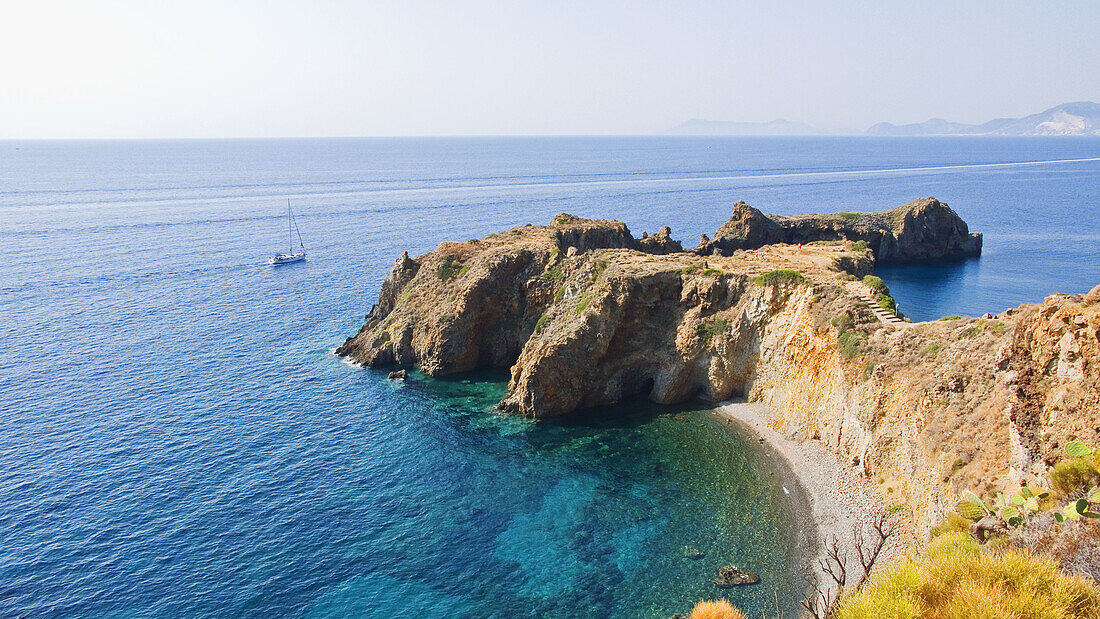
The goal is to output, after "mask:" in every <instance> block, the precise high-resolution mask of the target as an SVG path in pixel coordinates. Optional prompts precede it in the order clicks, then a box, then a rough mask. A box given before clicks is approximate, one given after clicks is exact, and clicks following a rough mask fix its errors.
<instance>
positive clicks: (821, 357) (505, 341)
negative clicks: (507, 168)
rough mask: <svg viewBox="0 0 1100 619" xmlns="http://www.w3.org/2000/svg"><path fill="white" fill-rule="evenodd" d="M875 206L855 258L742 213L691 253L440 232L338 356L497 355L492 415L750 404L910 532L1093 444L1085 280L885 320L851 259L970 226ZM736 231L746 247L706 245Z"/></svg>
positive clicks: (594, 227)
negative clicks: (947, 316) (871, 227)
mask: <svg viewBox="0 0 1100 619" xmlns="http://www.w3.org/2000/svg"><path fill="white" fill-rule="evenodd" d="M914 205H915V206H914ZM889 213H894V214H895V215H896V217H895V223H897V225H896V226H895V227H892V228H889V229H888V228H887V227H884V226H883V227H876V228H875V230H878V231H880V232H881V234H879V236H877V237H874V236H872V237H869V238H870V240H868V239H867V238H862V237H861V238H859V239H858V240H866V241H867V245H869V246H870V247H869V248H868V249H863V248H862V247H861V246H860V245H854V244H853V243H852V242H851V240H836V241H830V240H829V239H817V240H819V241H823V242H819V243H814V244H812V245H804V246H802V247H801V248H799V247H797V245H791V244H784V243H779V244H771V245H765V246H763V247H760V246H759V244H760V243H764V242H771V241H774V237H773V236H771V235H774V234H780V233H781V234H790V232H782V231H784V230H802V229H803V227H802V224H799V225H797V226H789V227H785V226H786V224H785V223H783V221H782V220H778V219H775V218H767V217H764V216H763V215H761V214H759V211H755V209H751V207H748V206H747V205H744V204H739V205H738V206H737V207H736V208H735V217H734V220H735V221H732V222H731V223H729V224H726V225H725V226H723V229H722V230H719V233H718V234H716V235H715V237H714V240H713V241H711V242H710V243H711V245H710V246H709V247H710V248H711V250H712V251H710V252H706V251H683V250H680V249H679V246H678V244H675V245H674V244H673V243H675V242H674V241H672V240H671V238H670V235H669V233H668V231H667V230H662V231H661V232H659V233H658V234H656V235H653V236H648V235H647V238H646V239H644V240H641V241H639V240H637V239H635V238H633V237H632V236H631V234H630V232H629V230H627V228H626V226H625V225H623V224H622V223H619V222H612V221H599V220H587V219H580V218H577V217H573V216H569V215H559V216H558V217H556V218H555V219H554V221H553V222H551V224H550V225H548V226H525V227H520V228H514V229H512V230H509V231H507V232H503V233H500V234H495V235H491V236H490V237H487V238H485V239H481V240H478V241H471V242H467V243H443V244H442V245H440V247H439V248H438V249H437V250H436V251H433V252H431V253H428V254H425V255H423V256H419V257H417V258H415V259H413V258H409V257H408V256H407V255H402V256H401V258H399V259H398V260H397V262H396V263H395V264H394V267H393V269H392V270H391V272H390V274H389V276H388V277H387V278H386V281H385V282H384V284H383V286H382V292H381V295H380V298H379V301H378V304H377V305H375V307H374V308H372V310H371V313H370V314H369V316H368V318H367V322H366V324H365V325H364V326H363V328H362V329H361V330H360V331H359V333H357V334H356V335H355V336H353V337H351V338H349V339H348V341H347V342H345V343H344V345H343V346H341V347H340V348H339V349H338V351H337V352H338V353H339V354H341V355H344V356H347V357H350V358H352V359H354V360H356V361H358V362H361V363H363V364H365V365H368V366H412V365H417V366H419V367H420V368H421V370H422V371H424V372H426V373H428V374H432V375H442V374H448V373H453V372H462V371H468V370H473V369H476V368H480V367H492V366H495V367H510V369H511V381H510V383H509V388H508V393H507V395H506V397H505V398H504V400H503V401H502V402H501V404H500V407H501V408H502V409H503V410H507V411H512V412H515V413H519V414H524V415H529V416H534V417H546V416H553V415H561V414H565V413H569V412H571V411H574V410H577V409H585V408H587V407H593V406H597V405H604V404H614V403H616V402H619V401H621V400H623V399H624V398H626V397H629V396H632V395H638V394H640V395H645V396H647V397H649V398H650V399H652V400H655V401H658V402H665V403H675V402H683V401H686V400H688V399H691V398H694V397H696V396H698V395H702V396H704V397H706V398H708V399H710V400H713V401H720V400H723V399H726V398H729V397H731V396H741V397H744V398H746V399H748V400H750V401H758V402H764V403H767V404H769V405H770V407H771V408H772V410H774V411H775V414H776V419H775V424H774V426H775V427H779V428H782V429H783V431H785V432H786V433H788V434H789V435H791V436H794V437H802V438H805V439H818V440H821V441H823V442H824V443H825V445H826V446H827V447H828V449H830V450H831V451H833V452H834V453H836V454H837V455H838V456H839V457H840V458H843V459H844V460H845V461H849V462H851V463H852V464H853V465H854V466H857V467H859V469H860V470H861V471H862V472H863V473H864V474H865V475H866V476H868V477H869V478H871V479H874V480H876V481H878V482H879V483H878V484H877V486H878V487H879V489H880V496H879V499H880V500H881V501H882V502H883V504H886V505H895V504H896V505H901V506H904V507H905V508H906V512H905V513H906V514H908V515H909V518H910V522H911V524H912V527H911V532H912V533H914V534H916V535H921V534H922V532H924V531H926V530H927V528H928V527H930V526H931V525H932V524H934V523H936V522H938V521H939V519H940V518H941V517H942V515H943V513H944V511H945V510H946V509H948V508H949V507H950V506H951V505H953V503H954V500H955V497H956V493H957V491H958V490H960V489H963V488H971V489H977V490H982V489H994V488H1005V487H1009V486H1011V485H1013V484H1018V483H1020V482H1021V481H1027V480H1028V479H1030V476H1032V475H1033V474H1034V473H1036V472H1038V471H1039V470H1040V469H1041V464H1042V462H1043V461H1044V460H1048V459H1049V458H1051V457H1052V456H1053V455H1054V454H1055V453H1057V449H1058V447H1059V446H1060V445H1063V444H1064V443H1065V441H1068V440H1071V439H1077V440H1084V441H1086V442H1088V443H1090V444H1097V443H1098V442H1100V401H1098V398H1100V395H1098V394H1100V287H1098V288H1097V289H1096V290H1094V291H1093V292H1091V293H1090V294H1089V295H1087V296H1077V297H1071V296H1065V295H1060V296H1054V297H1051V298H1049V299H1047V301H1045V302H1044V303H1043V304H1041V305H1035V306H1023V307H1021V308H1019V309H1017V310H1014V311H1011V312H1006V313H1004V314H1001V315H999V316H997V317H993V318H961V319H956V320H943V321H936V322H928V323H921V324H916V325H905V326H902V327H897V326H894V325H884V324H882V323H879V322H877V320H876V318H875V317H874V314H873V313H872V312H871V310H870V308H868V307H867V306H866V305H865V304H864V303H863V302H862V301H860V299H859V297H858V296H857V293H858V290H856V288H855V287H857V286H859V284H858V283H857V282H854V281H852V280H853V279H855V278H854V276H853V274H863V273H865V272H870V271H871V270H872V268H873V258H872V253H871V251H872V249H875V248H877V251H878V252H879V254H880V258H881V257H882V255H883V254H885V255H887V256H890V255H893V256H898V255H904V256H919V255H935V256H936V257H943V256H944V255H952V254H953V252H956V250H957V251H964V250H965V251H969V250H966V247H968V246H967V245H966V243H967V239H974V238H975V237H974V236H973V235H970V233H969V232H968V231H967V229H966V225H965V223H962V222H961V220H958V221H955V220H957V216H955V215H954V214H953V213H951V212H950V210H949V209H947V207H946V206H944V205H942V204H940V203H938V202H935V201H934V200H933V201H918V202H915V203H911V204H910V205H906V206H905V207H902V208H900V209H895V211H890V212H888V214H889ZM937 213H938V214H937ZM948 214H950V217H948V216H947V215H948ZM878 215H883V214H878ZM891 217H894V216H891ZM952 218H954V219H952ZM797 219H798V218H787V220H788V223H789V222H793V221H795V220H797ZM908 222H916V223H913V224H912V225H913V226H916V227H915V228H914V227H911V224H910V223H908ZM921 222H923V223H921ZM931 222H939V223H931ZM918 224H919V225H918ZM941 224H942V225H941ZM845 225H847V224H845ZM816 229H817V230H819V231H821V230H825V229H829V230H833V228H825V227H821V226H818V227H817V228H816ZM852 229H855V228H852ZM776 230H779V231H780V232H776ZM843 230H849V228H843ZM917 230H923V231H924V232H920V233H918V232H917ZM936 230H940V231H941V232H942V231H943V230H946V231H947V232H946V233H941V232H936ZM735 231H739V232H735ZM836 231H837V232H836V233H837V235H838V236H841V237H843V238H845V239H847V237H844V234H846V232H842V226H840V224H838V227H837V228H836ZM887 232H888V234H887ZM735 234H736V235H740V236H739V237H738V238H742V239H743V245H742V246H743V247H754V248H755V249H753V250H752V251H746V250H744V249H737V248H735V247H732V246H729V245H727V246H725V247H724V248H722V249H721V251H716V250H715V244H717V243H719V242H720V241H721V240H722V239H729V238H730V237H731V235H735ZM922 235H923V236H922ZM784 238H789V237H784ZM650 239H655V240H653V241H650ZM919 239H924V241H923V242H924V243H926V244H927V245H920V243H921V241H919ZM792 240H793V239H792ZM647 241H648V242H647ZM872 241H875V242H876V243H877V245H876V244H874V243H872ZM703 245H706V243H704V244H703ZM725 254H728V255H725Z"/></svg>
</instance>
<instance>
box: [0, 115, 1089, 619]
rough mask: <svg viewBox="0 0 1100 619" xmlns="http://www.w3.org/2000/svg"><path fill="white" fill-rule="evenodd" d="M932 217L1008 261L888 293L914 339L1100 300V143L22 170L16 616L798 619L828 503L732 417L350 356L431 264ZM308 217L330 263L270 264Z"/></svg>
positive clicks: (6, 599) (13, 484)
mask: <svg viewBox="0 0 1100 619" xmlns="http://www.w3.org/2000/svg"><path fill="white" fill-rule="evenodd" d="M923 196H935V197H937V198H939V199H941V200H943V201H945V202H947V203H949V204H950V205H951V206H952V207H953V208H954V209H955V210H956V211H957V212H958V213H959V214H960V215H962V216H963V217H964V218H965V219H966V221H967V222H968V223H969V224H970V226H971V229H972V230H974V231H979V232H983V233H984V234H985V251H984V254H983V256H982V257H981V258H980V259H976V260H971V261H967V262H963V263H954V264H936V265H921V266H895V267H889V268H883V269H881V271H880V273H881V274H882V275H883V277H884V279H885V280H886V282H887V284H889V285H890V287H891V289H892V290H893V292H894V295H895V297H896V298H897V299H898V301H899V303H900V306H901V309H902V311H904V312H905V313H906V314H908V315H909V316H910V317H912V318H913V319H914V320H925V319H934V318H936V317H938V316H942V315H945V314H972V315H973V314H980V313H984V312H998V311H1001V310H1003V309H1005V308H1007V307H1011V306H1015V305H1017V304H1019V303H1024V302H1036V301H1040V300H1042V298H1043V297H1044V296H1046V295H1047V294H1050V293H1052V292H1055V291H1058V292H1070V293H1076V292H1085V291H1087V290H1089V289H1090V288H1091V287H1092V286H1094V285H1095V284H1097V283H1100V217H1098V214H1100V140H1097V139H1071V138H1060V139H1041V138H1029V139H1012V138H998V139H985V138H973V137H967V138H914V139H907V138H892V139H878V138H682V137H592V138H454V139H411V138H410V139H310V140H222V141H189V140H179V141H74V142H70V141H34V142H0V239H2V241H3V248H4V259H3V266H0V315H2V316H3V318H4V320H3V326H2V327H0V333H2V338H0V616H27V617H196V616H203V617H205V616H224V617H272V616H303V617H386V618H389V617H425V616H432V617H631V618H635V617H668V616H670V615H671V614H672V613H674V612H677V611H686V610H688V609H689V608H690V606H691V604H692V603H693V602H694V601H696V600H698V599H701V598H704V597H705V598H715V597H718V596H727V597H729V598H730V599H732V600H733V601H734V602H735V603H737V604H738V605H740V606H742V607H744V608H745V609H746V610H748V611H750V614H751V615H753V616H756V615H758V614H759V611H760V610H768V611H769V612H772V613H773V614H774V612H775V609H776V608H777V607H778V608H779V609H780V610H785V611H786V612H787V613H788V616H790V615H791V614H793V609H794V608H795V606H792V604H794V598H795V597H796V592H797V591H798V590H799V587H800V586H801V581H800V578H799V576H798V575H797V574H796V573H794V570H793V569H792V567H791V566H792V565H793V564H794V563H795V562H796V561H797V559H798V558H799V554H800V550H799V548H798V545H797V543H796V542H797V539H798V531H796V530H795V525H794V524H793V523H794V522H795V519H794V517H793V516H794V510H797V509H799V507H800V506H798V505H796V504H793V503H792V502H791V500H790V498H789V497H788V495H787V493H786V492H785V490H784V484H785V483H786V481H785V480H784V479H783V478H782V476H781V475H779V474H778V473H777V471H776V470H774V468H773V467H772V466H770V465H769V464H768V460H767V458H765V457H763V455H762V454H761V453H760V452H759V446H758V445H757V442H756V440H755V439H753V438H752V437H749V436H745V435H743V434H740V433H739V432H738V431H737V430H736V429H734V428H731V427H729V426H728V425H727V424H725V423H723V422H721V421H720V420H719V419H717V418H716V417H715V416H714V415H713V414H712V413H710V412H709V411H708V410H707V408H706V406H705V405H704V404H702V403H695V404H691V405H689V406H686V407H678V408H666V407H657V406H654V405H650V404H648V403H645V402H642V401H632V402H627V403H625V404H623V405H621V406H618V407H615V408H613V409H606V410H598V411H589V412H586V413H585V414H583V415H578V416H575V417H572V418H567V419H564V420H552V421H543V422H538V423H536V422H532V421H528V420H524V419H517V418H512V417H507V416H502V415H500V414H497V413H495V412H493V411H492V410H491V406H492V404H493V403H494V402H496V401H497V400H498V399H499V397H500V395H501V394H502V393H503V390H504V388H505V381H506V379H507V376H505V375H501V374H477V375H467V376H458V377H454V378H451V379H448V380H435V379H431V378H428V377H425V376H422V375H419V374H416V373H414V374H413V375H412V376H411V377H410V379H409V380H408V381H406V382H403V383H399V382H394V381H388V380H387V379H386V376H385V373H384V372H380V371H374V370H366V369H362V368H355V367H352V366H349V365H347V364H345V363H342V362H341V361H340V360H339V359H337V358H336V357H334V356H333V355H332V354H331V351H332V350H333V348H334V347H336V346H337V345H339V344H340V343H342V342H343V340H344V338H345V337H347V336H348V335H350V334H352V333H354V332H355V330H356V329H357V328H358V327H359V325H360V324H361V322H362V320H363V317H364V314H365V313H366V312H367V311H368V310H369V309H370V306H371V304H372V303H373V302H374V300H375V299H376V297H377V294H378V290H379V286H380V284H381V281H382V278H383V277H384V276H385V274H386V272H387V271H388V270H389V268H390V266H391V264H392V263H393V260H394V259H395V258H396V257H397V256H398V255H399V254H400V252H401V251H402V250H405V249H407V250H409V252H410V253H411V254H414V255H415V254H419V253H423V252H426V251H429V250H431V249H433V248H434V247H435V246H436V245H437V244H438V243H439V242H441V241H443V240H447V239H457V240H464V239H468V238H473V237H480V236H483V235H486V234H489V233H491V232H494V231H497V230H500V229H502V228H505V227H510V226H513V225H519V224H525V223H534V224H539V223H545V222H548V221H549V220H550V219H551V218H552V217H553V216H554V215H555V214H557V213H560V212H569V213H574V214H577V215H582V216H589V217H600V218H615V219H620V220H623V221H625V222H626V223H627V224H628V225H629V226H630V228H631V230H632V231H633V232H634V233H635V234H636V235H639V234H641V232H642V231H649V232H653V231H655V230H656V229H657V228H659V227H660V226H662V225H666V224H667V225H670V226H672V228H673V236H674V237H676V238H679V239H681V240H683V241H684V244H685V245H686V246H689V247H690V246H694V245H695V243H696V241H697V240H698V238H699V235H700V234H702V233H707V234H711V233H713V231H714V230H715V229H716V228H717V227H718V226H719V225H720V224H722V223H723V222H724V221H725V220H726V219H727V218H728V215H729V210H730V206H731V205H732V204H733V203H734V202H735V201H736V200H738V199H744V200H746V201H748V202H749V203H751V204H752V205H753V206H756V207H757V208H760V209H761V210H763V211H765V212H772V213H780V214H793V213H800V212H808V211H816V212H830V211H850V210H881V209H886V208H891V207H894V206H897V205H899V204H902V203H904V202H907V201H909V200H911V199H914V198H917V197H923ZM287 198H290V199H291V201H292V203H293V205H294V207H295V210H296V215H297V219H298V224H299V226H300V228H301V232H302V235H303V237H304V238H305V243H306V247H307V249H308V251H309V257H308V259H307V260H306V261H305V262H302V263H297V264H294V265H288V266H284V267H279V268H272V267H268V266H266V265H265V264H264V263H263V262H264V260H265V258H266V257H268V256H269V255H271V254H272V253H274V252H277V251H283V250H286V249H288V240H287V232H286V219H285V212H286V211H285V209H286V200H287ZM685 546H691V547H695V548H698V549H699V550H701V551H703V552H704V553H705V556H704V557H703V558H701V559H696V560H693V559H688V558H686V557H685V556H684V547H685ZM731 562H732V563H735V564H737V565H740V566H742V567H746V568H749V569H752V570H754V571H757V572H759V573H760V575H761V577H762V582H761V583H760V584H758V585H754V586H751V587H745V588H740V589H732V590H719V589H717V588H716V587H714V585H713V584H711V583H710V579H711V578H712V577H713V573H714V570H715V568H717V567H718V566H719V565H722V564H725V563H731Z"/></svg>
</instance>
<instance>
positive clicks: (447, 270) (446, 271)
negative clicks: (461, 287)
mask: <svg viewBox="0 0 1100 619" xmlns="http://www.w3.org/2000/svg"><path fill="white" fill-rule="evenodd" d="M468 270H470V269H469V267H467V266H464V265H463V264H462V261H461V260H459V258H458V256H454V255H452V254H447V255H445V256H443V260H442V261H440V263H439V266H438V267H436V268H435V274H436V275H438V276H439V279H441V280H443V281H447V280H449V279H451V278H452V277H455V276H460V275H465V274H466V271H468Z"/></svg>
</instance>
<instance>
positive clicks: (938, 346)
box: [920, 342, 943, 357]
mask: <svg viewBox="0 0 1100 619" xmlns="http://www.w3.org/2000/svg"><path fill="white" fill-rule="evenodd" d="M941 350H943V344H942V343H941V342H929V343H928V344H927V345H926V346H925V347H924V348H922V349H920V354H922V355H929V356H933V357H934V356H936V355H938V354H939V353H940V351H941Z"/></svg>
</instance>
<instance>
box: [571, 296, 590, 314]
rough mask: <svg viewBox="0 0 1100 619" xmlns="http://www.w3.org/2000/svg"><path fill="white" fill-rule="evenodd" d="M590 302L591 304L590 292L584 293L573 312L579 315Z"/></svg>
mask: <svg viewBox="0 0 1100 619" xmlns="http://www.w3.org/2000/svg"><path fill="white" fill-rule="evenodd" d="M591 302H592V293H591V292H586V293H584V295H583V296H581V300H580V301H579V302H578V303H577V308H576V309H575V310H573V311H575V312H576V313H578V314H579V313H581V312H583V311H584V308H586V307H588V304H589V303H591Z"/></svg>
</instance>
